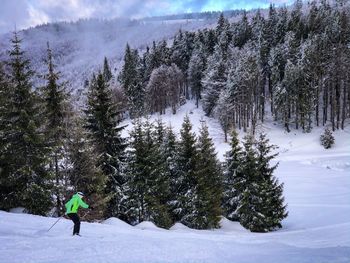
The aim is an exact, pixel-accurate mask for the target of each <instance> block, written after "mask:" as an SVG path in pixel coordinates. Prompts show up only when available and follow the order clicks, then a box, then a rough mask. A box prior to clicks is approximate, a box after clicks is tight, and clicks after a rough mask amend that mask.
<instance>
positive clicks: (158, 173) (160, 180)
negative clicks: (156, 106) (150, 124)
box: [147, 119, 173, 228]
mask: <svg viewBox="0 0 350 263" xmlns="http://www.w3.org/2000/svg"><path fill="white" fill-rule="evenodd" d="M148 139H151V140H153V143H152V148H151V153H150V155H149V156H148V159H150V163H151V164H152V171H151V175H150V178H151V181H150V183H151V184H150V185H149V193H148V198H147V199H148V200H149V203H150V214H151V220H152V221H153V222H154V223H155V224H156V225H157V226H159V227H163V228H169V227H170V226H171V225H172V223H173V222H172V219H171V214H170V206H169V200H170V194H171V192H170V175H169V172H168V171H167V170H166V169H167V166H166V162H167V159H166V158H167V157H166V155H164V154H163V153H164V152H163V144H164V139H165V128H164V124H163V122H162V121H161V120H160V119H158V120H157V122H156V125H155V127H154V131H153V134H152V137H151V138H148Z"/></svg>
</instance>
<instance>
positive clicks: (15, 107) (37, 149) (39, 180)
mask: <svg viewBox="0 0 350 263" xmlns="http://www.w3.org/2000/svg"><path fill="white" fill-rule="evenodd" d="M11 42H12V49H11V50H10V52H9V54H10V60H9V62H8V66H9V70H10V73H9V78H10V83H11V84H10V87H9V89H8V90H7V91H8V96H6V97H5V99H6V100H7V102H5V105H6V109H4V111H2V112H1V114H2V116H1V119H2V123H3V125H2V126H1V128H2V130H1V137H2V138H1V141H2V145H6V148H5V149H2V150H3V151H2V159H1V161H2V163H1V169H2V172H1V177H2V183H4V182H5V185H2V189H1V200H0V203H1V204H0V209H4V210H8V209H9V208H13V207H17V206H23V207H25V208H26V209H27V210H28V211H29V212H30V213H33V214H41V215H44V214H45V213H46V212H47V211H48V209H49V208H50V207H51V205H52V202H51V195H50V189H51V185H50V179H51V176H50V173H49V172H48V171H47V169H46V167H47V163H48V162H47V154H48V150H47V147H46V144H45V142H44V134H43V132H42V127H41V123H42V120H41V115H40V109H39V106H40V104H39V97H38V95H37V93H36V92H34V91H33V86H32V83H31V79H32V77H33V74H34V73H33V71H31V69H30V61H29V60H28V59H26V58H25V56H24V52H23V51H22V50H21V40H20V39H19V38H18V34H17V32H15V33H14V36H13V38H12V40H11ZM38 200H40V202H38Z"/></svg>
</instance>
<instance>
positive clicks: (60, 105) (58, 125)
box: [43, 43, 68, 216]
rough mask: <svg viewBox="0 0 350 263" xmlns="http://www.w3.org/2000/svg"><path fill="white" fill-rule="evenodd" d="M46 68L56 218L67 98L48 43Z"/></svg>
mask: <svg viewBox="0 0 350 263" xmlns="http://www.w3.org/2000/svg"><path fill="white" fill-rule="evenodd" d="M46 63H47V67H48V73H47V74H46V75H45V79H46V81H47V84H46V86H45V87H44V89H43V99H44V106H45V110H44V118H45V120H46V125H45V133H46V142H47V143H48V145H49V147H50V149H51V153H50V170H51V172H52V173H53V174H54V177H55V197H56V200H55V201H56V212H57V214H58V216H60V215H61V212H62V211H61V210H62V209H63V205H62V198H63V189H62V185H61V181H62V180H61V179H62V178H61V177H62V171H61V168H60V165H59V163H60V162H62V161H63V158H64V156H63V154H64V152H63V151H64V149H63V146H64V140H65V137H66V136H65V133H66V131H65V126H64V125H63V122H64V117H65V115H66V112H65V108H64V107H65V105H64V104H65V103H66V99H67V97H68V94H66V92H65V90H64V86H63V85H62V84H60V83H58V80H59V73H58V72H55V69H54V64H53V60H52V51H51V49H50V46H49V43H47V61H46Z"/></svg>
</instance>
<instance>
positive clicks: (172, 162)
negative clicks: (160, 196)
mask: <svg viewBox="0 0 350 263" xmlns="http://www.w3.org/2000/svg"><path fill="white" fill-rule="evenodd" d="M177 149H178V141H177V140H176V136H175V133H174V131H173V130H172V128H171V127H167V128H166V130H165V134H164V140H163V143H162V146H161V154H162V156H163V158H164V166H165V167H164V170H165V175H164V176H165V177H166V178H169V188H170V193H171V195H170V196H169V200H168V205H169V210H170V213H171V217H172V221H173V222H174V221H175V220H176V218H177V217H176V215H174V213H173V211H174V210H175V209H176V204H177V196H176V193H177V187H178V183H179V182H178V179H179V176H178V170H177V159H178V153H177Z"/></svg>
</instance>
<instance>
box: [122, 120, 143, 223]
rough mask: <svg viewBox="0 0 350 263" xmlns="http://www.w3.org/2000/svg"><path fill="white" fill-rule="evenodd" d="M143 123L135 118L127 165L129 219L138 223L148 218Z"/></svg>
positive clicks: (126, 204)
mask: <svg viewBox="0 0 350 263" xmlns="http://www.w3.org/2000/svg"><path fill="white" fill-rule="evenodd" d="M144 138H145V135H144V129H143V124H142V121H141V120H140V119H135V120H134V122H133V129H132V131H131V132H130V140H129V147H128V150H127V155H126V156H127V158H126V162H127V164H128V165H127V167H126V187H125V190H126V193H127V198H126V200H125V201H126V202H125V207H126V216H127V218H126V219H127V221H128V222H129V223H131V224H133V225H134V224H138V223H140V222H142V221H144V220H147V214H146V213H147V211H146V209H147V204H146V200H145V196H146V191H147V187H146V181H147V179H148V178H147V177H148V174H147V173H145V169H144V167H145V160H144V158H145V157H146V153H147V149H146V144H145V139H144Z"/></svg>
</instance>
